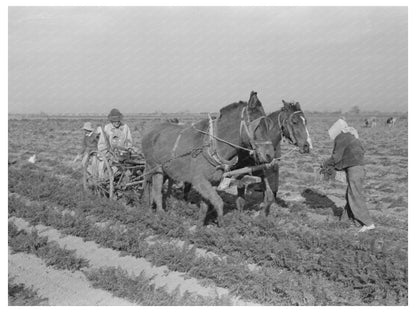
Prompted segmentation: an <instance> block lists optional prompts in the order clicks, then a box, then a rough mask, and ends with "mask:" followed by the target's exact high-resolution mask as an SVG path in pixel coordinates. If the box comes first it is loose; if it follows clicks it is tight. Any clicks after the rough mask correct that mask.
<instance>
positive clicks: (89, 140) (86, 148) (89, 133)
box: [74, 121, 100, 165]
mask: <svg viewBox="0 0 416 312" xmlns="http://www.w3.org/2000/svg"><path fill="white" fill-rule="evenodd" d="M82 129H83V130H84V136H83V140H82V149H81V151H80V152H79V154H78V155H77V156H76V157H75V159H74V162H76V161H78V160H79V159H81V158H82V157H83V160H82V164H83V165H84V162H85V161H86V159H87V157H86V156H87V155H88V153H89V152H90V151H95V150H97V146H98V141H99V137H100V134H99V133H97V132H96V131H94V128H93V127H92V125H91V123H90V122H89V121H87V122H86V123H84V126H83V127H82Z"/></svg>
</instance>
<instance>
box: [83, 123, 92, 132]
mask: <svg viewBox="0 0 416 312" xmlns="http://www.w3.org/2000/svg"><path fill="white" fill-rule="evenodd" d="M82 129H84V130H87V131H94V129H93V128H92V125H91V123H90V122H89V121H87V122H86V123H84V126H83V127H82Z"/></svg>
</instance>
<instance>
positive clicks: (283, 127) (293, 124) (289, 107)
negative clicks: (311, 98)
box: [236, 100, 312, 215]
mask: <svg viewBox="0 0 416 312" xmlns="http://www.w3.org/2000/svg"><path fill="white" fill-rule="evenodd" d="M282 102H283V107H282V108H281V109H280V110H278V111H275V112H273V113H271V114H269V115H268V116H267V120H268V134H269V137H270V140H271V141H272V144H273V147H274V158H275V159H279V158H280V157H281V148H280V144H281V141H282V139H283V138H285V139H286V140H287V141H288V142H289V143H290V144H292V145H295V146H297V147H298V148H299V152H300V153H309V151H310V149H311V148H312V141H311V138H310V136H309V131H308V128H307V126H306V125H307V120H306V117H305V115H304V113H303V112H302V109H301V107H300V104H299V103H298V102H296V103H293V102H291V103H288V102H285V101H284V100H283V101H282ZM254 164H255V160H254V159H253V158H252V157H251V156H250V155H249V154H248V153H246V152H245V151H241V152H240V155H239V162H238V163H237V165H236V168H241V167H245V166H252V165H254ZM256 175H258V176H261V177H262V178H263V186H262V189H263V192H264V200H263V203H262V205H263V207H264V209H265V213H266V215H267V214H268V213H269V210H270V206H271V204H273V203H274V202H275V198H276V194H277V191H278V188H279V165H278V163H277V162H276V164H275V165H274V167H273V168H270V169H267V170H264V171H262V172H258V173H256ZM244 196H245V188H243V187H241V188H238V198H237V202H236V205H237V208H238V209H239V210H242V209H243V207H244V205H245V198H244Z"/></svg>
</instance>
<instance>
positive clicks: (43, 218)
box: [9, 196, 348, 305]
mask: <svg viewBox="0 0 416 312" xmlns="http://www.w3.org/2000/svg"><path fill="white" fill-rule="evenodd" d="M9 213H10V214H11V215H15V216H18V217H22V218H24V219H26V220H29V221H30V222H31V223H34V224H37V223H42V224H45V225H50V226H53V227H55V228H57V229H59V230H60V231H61V232H63V233H65V234H70V235H77V236H80V237H84V238H85V239H86V240H93V241H95V242H97V243H98V244H100V245H102V246H104V247H110V248H114V249H117V250H121V251H123V252H124V253H125V254H130V255H133V256H136V257H145V258H146V259H147V260H149V261H151V262H152V263H154V264H155V265H166V266H167V267H168V268H169V269H171V270H175V271H180V272H186V273H187V274H188V275H190V276H192V277H195V278H199V279H203V280H206V281H207V282H208V281H212V282H215V283H216V284H217V285H218V286H223V287H228V288H229V289H230V290H231V292H232V293H234V294H236V295H239V296H242V297H244V298H245V299H247V300H250V299H251V300H254V301H257V302H259V303H263V304H274V305H279V304H325V300H329V301H331V299H332V302H337V303H339V302H340V298H339V297H338V296H335V295H333V294H332V291H330V290H328V291H329V292H328V293H329V294H330V296H331V297H330V298H328V295H327V294H326V289H325V287H322V285H320V281H319V279H317V280H316V281H314V282H312V283H311V282H310V281H308V280H306V279H303V278H302V277H300V276H299V278H298V279H294V278H293V276H292V275H287V274H285V273H283V274H279V273H277V272H276V271H274V270H266V271H260V272H252V271H250V270H249V269H248V268H247V267H246V266H243V265H241V264H237V263H228V262H227V261H225V260H219V259H205V258H200V257H196V256H195V252H194V250H193V249H189V248H187V246H184V247H183V248H182V249H178V248H176V247H174V246H170V247H168V246H166V244H163V245H161V244H157V243H156V244H152V245H151V246H149V245H148V244H147V243H146V242H145V241H144V240H141V239H140V233H138V232H134V230H133V229H128V230H127V231H126V230H123V231H119V230H117V229H116V228H112V229H110V228H109V227H106V228H101V227H99V226H97V225H95V224H94V223H93V222H92V221H90V220H86V219H85V218H83V217H80V216H79V215H75V216H72V215H71V214H69V213H65V214H62V213H61V212H60V211H57V210H56V209H54V208H53V207H48V205H45V204H41V205H30V206H27V205H26V204H25V203H23V201H21V200H20V199H18V198H15V197H14V196H12V197H10V198H9ZM308 284H310V285H308ZM300 285H303V286H302V287H300ZM318 285H320V286H319V287H318ZM307 286H310V289H309V288H308V287H307ZM312 290H314V291H313V292H310V291H312ZM318 295H319V296H318ZM319 298H320V299H319ZM318 300H319V301H318ZM346 302H348V301H344V303H346Z"/></svg>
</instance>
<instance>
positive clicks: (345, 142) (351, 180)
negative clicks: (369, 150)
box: [324, 119, 375, 232]
mask: <svg viewBox="0 0 416 312" xmlns="http://www.w3.org/2000/svg"><path fill="white" fill-rule="evenodd" d="M328 133H329V136H330V138H331V139H332V140H334V149H333V151H332V155H331V157H330V158H329V159H328V160H326V161H325V162H324V168H331V167H332V168H334V169H335V170H338V171H340V170H344V171H345V173H346V176H347V183H348V187H347V193H346V200H347V204H346V205H345V208H344V209H345V211H346V212H347V215H348V217H349V218H350V219H352V220H353V221H357V222H358V223H359V224H360V225H362V228H361V229H360V231H359V232H365V231H368V230H372V229H374V228H375V226H374V222H373V220H372V218H371V216H370V214H369V211H368V209H367V205H366V200H365V195H364V189H363V180H364V177H365V170H364V148H363V146H362V144H361V141H360V140H359V138H358V133H357V130H355V129H354V128H352V127H349V126H348V124H347V123H346V121H345V120H343V119H339V120H337V121H336V122H335V123H334V124H333V125H332V127H331V128H330V129H329V130H328Z"/></svg>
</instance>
